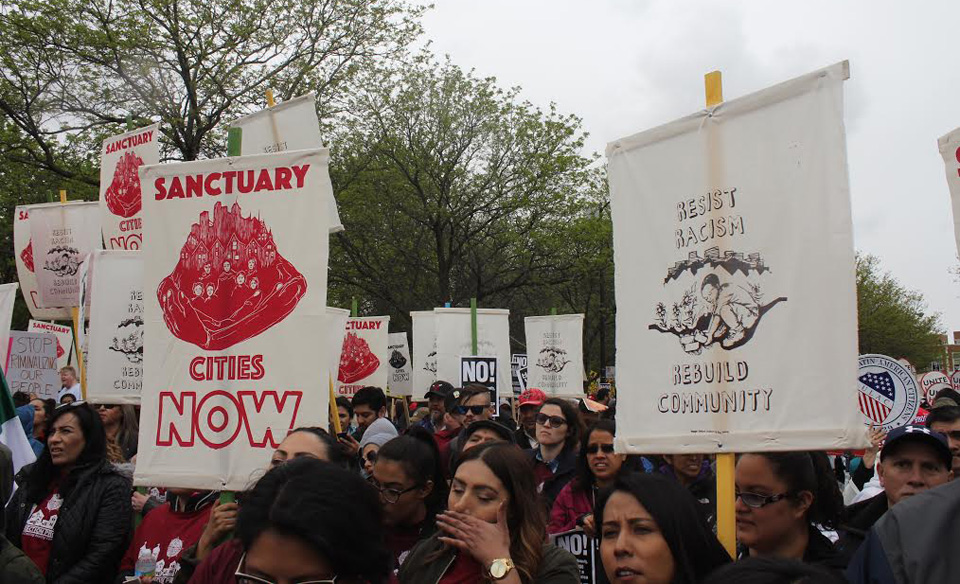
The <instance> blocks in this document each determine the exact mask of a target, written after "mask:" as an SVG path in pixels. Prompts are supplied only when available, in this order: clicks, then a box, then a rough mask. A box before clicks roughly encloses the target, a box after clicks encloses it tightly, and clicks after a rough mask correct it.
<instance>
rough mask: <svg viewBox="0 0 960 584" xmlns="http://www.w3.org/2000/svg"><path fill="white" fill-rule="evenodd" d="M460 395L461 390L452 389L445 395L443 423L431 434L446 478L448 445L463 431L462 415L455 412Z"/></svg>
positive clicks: (448, 454) (448, 455)
mask: <svg viewBox="0 0 960 584" xmlns="http://www.w3.org/2000/svg"><path fill="white" fill-rule="evenodd" d="M462 393H463V390H462V389H452V390H451V391H450V392H449V393H447V397H446V398H444V400H443V410H444V412H445V413H444V414H443V423H442V425H441V426H440V427H439V428H437V430H436V431H435V432H434V433H433V440H434V441H435V442H436V443H437V449H438V450H439V451H440V466H442V467H443V473H444V475H446V476H449V474H450V468H449V463H450V443H451V442H453V440H454V438H456V437H457V436H458V435H459V434H460V431H461V430H462V429H463V415H462V414H460V413H459V412H458V411H457V406H458V405H460V396H461V394H462Z"/></svg>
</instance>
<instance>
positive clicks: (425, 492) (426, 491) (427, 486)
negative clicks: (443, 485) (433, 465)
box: [418, 481, 433, 499]
mask: <svg viewBox="0 0 960 584" xmlns="http://www.w3.org/2000/svg"><path fill="white" fill-rule="evenodd" d="M432 492H433V481H427V482H425V483H423V486H422V487H420V493H419V494H418V496H419V497H420V498H421V499H426V498H427V497H429V496H430V493H432Z"/></svg>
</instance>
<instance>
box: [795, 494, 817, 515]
mask: <svg viewBox="0 0 960 584" xmlns="http://www.w3.org/2000/svg"><path fill="white" fill-rule="evenodd" d="M794 500H795V501H796V505H794V509H795V511H794V514H793V515H794V517H796V518H797V519H802V518H803V516H804V515H806V514H807V511H809V510H810V507H811V506H812V505H813V493H811V492H810V491H800V492H799V493H797V496H796V497H795V498H794Z"/></svg>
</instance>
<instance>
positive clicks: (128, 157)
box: [100, 124, 160, 249]
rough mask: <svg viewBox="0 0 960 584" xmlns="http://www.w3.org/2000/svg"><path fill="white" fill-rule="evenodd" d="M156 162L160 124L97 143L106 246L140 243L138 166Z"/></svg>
mask: <svg viewBox="0 0 960 584" xmlns="http://www.w3.org/2000/svg"><path fill="white" fill-rule="evenodd" d="M159 162H160V124H153V125H152V126H147V127H145V128H138V129H136V130H132V131H130V132H125V133H123V134H120V135H118V136H111V137H109V138H107V139H106V140H104V141H103V145H102V146H101V147H100V217H101V222H102V224H103V225H102V227H103V240H104V242H105V243H106V248H107V249H140V248H141V247H143V224H142V219H143V216H142V214H141V209H142V206H143V204H142V196H141V194H142V189H141V187H140V175H139V173H138V171H139V169H140V167H141V166H145V165H151V164H158V163H159Z"/></svg>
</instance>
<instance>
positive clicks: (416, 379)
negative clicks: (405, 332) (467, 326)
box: [410, 310, 459, 401]
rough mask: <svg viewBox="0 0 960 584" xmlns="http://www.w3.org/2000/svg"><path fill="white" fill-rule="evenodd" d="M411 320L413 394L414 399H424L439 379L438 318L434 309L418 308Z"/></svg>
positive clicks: (412, 313)
mask: <svg viewBox="0 0 960 584" xmlns="http://www.w3.org/2000/svg"><path fill="white" fill-rule="evenodd" d="M410 320H411V322H413V391H412V394H411V395H412V399H413V400H414V401H423V400H424V399H425V398H424V395H425V394H426V393H427V390H428V389H430V386H431V385H433V382H434V381H436V380H437V326H436V319H435V318H434V314H433V311H432V310H416V311H412V312H411V313H410ZM454 379H459V378H454ZM444 381H446V380H444ZM451 383H452V382H451Z"/></svg>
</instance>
